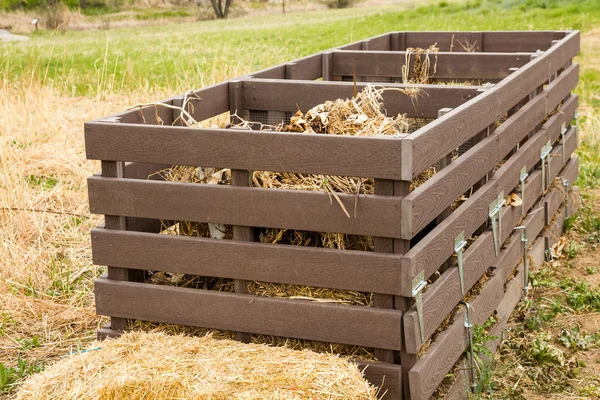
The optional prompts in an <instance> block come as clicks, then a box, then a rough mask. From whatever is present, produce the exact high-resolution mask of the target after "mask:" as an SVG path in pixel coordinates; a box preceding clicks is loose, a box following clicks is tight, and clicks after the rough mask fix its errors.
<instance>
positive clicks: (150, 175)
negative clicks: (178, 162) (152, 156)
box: [123, 162, 172, 181]
mask: <svg viewBox="0 0 600 400" xmlns="http://www.w3.org/2000/svg"><path fill="white" fill-rule="evenodd" d="M171 167H172V165H171V164H148V163H129V162H126V163H125V169H124V171H123V177H124V178H131V179H150V180H154V181H162V180H164V179H163V177H162V176H161V175H160V174H158V172H160V171H163V170H165V169H168V168H171Z"/></svg>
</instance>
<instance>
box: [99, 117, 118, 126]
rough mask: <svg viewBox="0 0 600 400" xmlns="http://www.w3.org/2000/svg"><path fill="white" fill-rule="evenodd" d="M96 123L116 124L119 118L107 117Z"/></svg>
mask: <svg viewBox="0 0 600 400" xmlns="http://www.w3.org/2000/svg"><path fill="white" fill-rule="evenodd" d="M98 122H110V123H112V124H116V123H118V122H121V117H107V118H104V119H99V120H98Z"/></svg>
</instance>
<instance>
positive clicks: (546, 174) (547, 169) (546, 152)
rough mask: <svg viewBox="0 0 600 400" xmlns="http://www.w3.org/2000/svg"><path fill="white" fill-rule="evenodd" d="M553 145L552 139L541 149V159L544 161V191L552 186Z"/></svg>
mask: <svg viewBox="0 0 600 400" xmlns="http://www.w3.org/2000/svg"><path fill="white" fill-rule="evenodd" d="M551 152H552V146H551V145H550V141H548V143H547V144H546V145H545V146H543V147H542V149H541V150H540V159H541V161H542V192H545V191H546V190H548V188H549V187H550V157H549V156H550V153H551Z"/></svg>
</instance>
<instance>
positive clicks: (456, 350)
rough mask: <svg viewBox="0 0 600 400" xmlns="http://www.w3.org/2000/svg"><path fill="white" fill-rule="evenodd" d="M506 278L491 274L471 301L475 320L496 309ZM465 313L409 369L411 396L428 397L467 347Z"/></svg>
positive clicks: (416, 399)
mask: <svg viewBox="0 0 600 400" xmlns="http://www.w3.org/2000/svg"><path fill="white" fill-rule="evenodd" d="M503 289H504V281H503V279H502V276H501V275H499V274H497V275H495V276H494V277H493V278H491V279H490V280H489V281H488V282H487V284H486V285H485V287H484V288H483V290H482V291H481V293H480V294H479V295H478V296H477V297H476V298H475V299H474V300H473V301H472V302H471V306H472V307H473V311H472V312H471V318H472V322H473V323H474V324H477V325H481V324H482V323H483V322H485V320H486V319H487V318H489V316H490V315H491V314H492V313H493V312H494V310H495V309H496V307H497V306H498V304H499V303H500V301H501V300H502V297H503V295H504V290H503ZM464 318H465V313H464V311H460V312H458V313H457V314H456V316H455V317H454V322H453V323H452V325H450V326H449V327H448V328H447V329H446V330H445V331H444V332H443V333H441V334H440V336H438V338H437V340H436V341H435V342H434V343H433V344H432V345H431V347H429V349H428V350H427V352H426V353H425V354H424V355H423V356H422V357H421V358H420V359H419V360H418V361H417V363H416V364H415V366H414V367H413V368H412V369H411V370H410V371H409V373H408V379H409V380H408V382H409V385H410V393H411V399H412V400H425V399H429V397H430V396H431V394H432V393H433V392H434V391H435V389H436V388H437V387H438V386H439V384H440V383H441V381H442V380H443V379H444V377H445V376H446V373H447V372H448V370H450V368H452V365H454V363H455V362H456V360H458V358H459V357H460V356H461V354H462V353H463V351H464V349H465V348H466V347H467V344H468V338H467V332H466V329H465V325H464Z"/></svg>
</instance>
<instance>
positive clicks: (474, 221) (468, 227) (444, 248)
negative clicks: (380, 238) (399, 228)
mask: <svg viewBox="0 0 600 400" xmlns="http://www.w3.org/2000/svg"><path fill="white" fill-rule="evenodd" d="M571 135H572V133H571ZM567 142H568V146H567V154H569V153H568V152H569V151H572V150H574V146H576V140H575V138H574V136H567ZM544 143H545V140H544V131H539V132H538V133H537V134H536V135H535V136H534V137H533V138H531V139H529V140H528V141H527V142H526V144H525V145H524V146H522V147H521V148H520V149H519V150H518V151H517V152H516V153H515V154H514V155H513V156H512V157H511V158H510V159H509V160H508V161H507V162H506V163H504V164H503V165H502V167H500V168H499V169H498V170H497V171H496V172H495V174H494V175H493V177H492V180H491V181H489V182H487V183H486V184H485V185H483V186H482V187H481V188H480V189H479V190H477V191H476V192H475V193H474V194H473V195H472V196H471V197H470V198H469V199H468V200H467V201H465V202H464V203H463V204H461V206H460V207H458V208H457V209H456V210H454V212H453V213H452V214H451V215H450V216H449V217H448V218H446V219H445V220H444V221H443V222H442V223H441V224H440V225H439V226H437V227H436V228H434V229H433V230H432V231H431V232H430V233H429V234H427V236H425V238H423V239H421V240H420V241H419V242H418V243H417V244H416V245H415V246H414V247H413V248H412V249H411V250H410V251H409V252H408V253H407V254H406V255H405V256H404V257H403V258H402V274H403V275H402V282H403V287H402V293H403V294H404V295H409V293H410V288H409V284H408V283H407V282H410V281H411V279H412V277H413V276H415V275H416V274H417V273H418V272H420V271H422V270H423V271H425V278H428V277H429V276H431V274H433V273H434V272H435V271H436V270H437V269H438V267H439V266H440V265H442V263H443V262H444V261H445V260H446V259H447V258H448V257H450V255H452V252H453V249H454V239H455V238H456V236H457V235H458V234H459V233H460V232H462V231H464V232H465V236H466V237H469V236H471V235H472V234H473V233H474V232H475V230H476V229H477V227H479V226H480V225H481V224H482V223H483V222H485V220H486V219H487V218H488V205H489V204H490V203H491V202H492V201H493V200H494V199H495V198H496V197H497V196H498V193H500V192H501V191H504V193H505V194H506V195H508V194H509V193H510V192H512V190H513V189H514V188H515V187H516V186H517V185H519V176H520V169H521V168H522V167H523V166H525V165H529V166H533V165H535V164H536V163H537V162H538V160H539V154H540V151H539V149H537V150H536V148H537V147H538V146H539V148H541V145H542V144H544ZM559 149H562V147H561V146H560V145H559V146H557V147H556V148H555V151H559ZM560 160H562V158H561V157H552V158H551V162H552V163H553V165H551V168H550V170H551V175H552V178H554V176H556V173H558V171H559V169H560V166H558V164H559V163H561V161H560ZM528 163H529V164H528ZM554 163H556V164H554ZM529 168H530V167H528V169H529ZM575 169H576V168H575ZM575 169H569V171H570V175H573V173H574V172H575ZM540 175H541V174H540V172H539V170H538V171H537V172H532V173H531V175H530V177H529V178H528V179H527V182H526V186H525V187H526V190H525V193H526V196H525V202H526V210H529V209H530V208H531V207H532V206H533V202H534V201H535V200H537V199H538V197H539V196H540V195H541V192H542V191H541V176H540ZM508 212H513V213H517V212H518V213H520V207H519V210H516V209H515V210H506V209H505V211H504V213H505V218H507V217H508V214H507V213H508ZM404 215H405V214H404ZM403 222H404V220H403ZM510 229H512V228H511V227H509V226H508V225H506V224H504V229H503V233H502V238H503V239H504V238H506V237H508V235H509V234H510Z"/></svg>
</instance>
